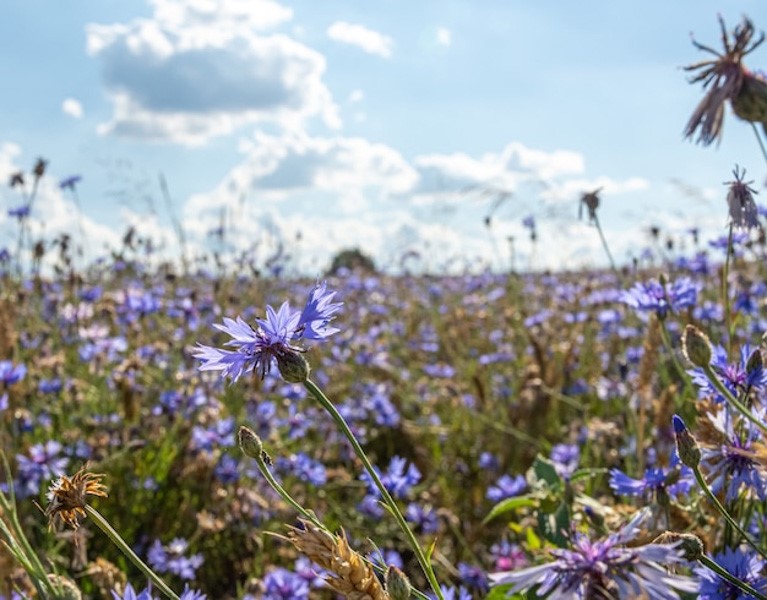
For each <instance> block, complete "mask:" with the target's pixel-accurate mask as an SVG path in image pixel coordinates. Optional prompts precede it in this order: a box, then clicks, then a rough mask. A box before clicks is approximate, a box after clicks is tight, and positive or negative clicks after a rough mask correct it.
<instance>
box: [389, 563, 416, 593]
mask: <svg viewBox="0 0 767 600" xmlns="http://www.w3.org/2000/svg"><path fill="white" fill-rule="evenodd" d="M384 581H385V582H386V593H387V594H389V596H390V597H391V600H408V598H410V592H411V591H412V589H413V588H412V586H411V585H410V580H409V579H408V578H407V575H405V574H404V573H403V572H402V571H401V570H400V569H398V568H397V567H395V566H394V565H389V567H388V568H387V569H386V575H385V577H384Z"/></svg>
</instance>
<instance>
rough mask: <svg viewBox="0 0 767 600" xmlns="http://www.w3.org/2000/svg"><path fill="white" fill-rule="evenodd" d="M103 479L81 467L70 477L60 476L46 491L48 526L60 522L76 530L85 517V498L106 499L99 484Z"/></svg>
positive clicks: (104, 489) (105, 493) (105, 491)
mask: <svg viewBox="0 0 767 600" xmlns="http://www.w3.org/2000/svg"><path fill="white" fill-rule="evenodd" d="M103 478H104V475H103V474H97V473H90V472H89V471H86V470H85V467H83V468H82V469H80V470H79V471H78V472H77V473H75V474H74V475H73V476H72V477H67V476H66V475H62V476H61V477H59V478H58V479H57V480H56V481H54V482H53V484H51V487H50V489H49V490H48V506H47V507H46V509H45V516H46V517H48V522H49V524H50V525H53V524H54V523H55V521H56V520H60V521H61V522H62V523H64V524H65V525H68V526H69V527H71V528H72V529H77V528H78V527H79V526H80V521H81V520H82V519H84V518H85V515H86V513H85V505H86V500H87V496H99V497H102V498H106V497H107V490H106V487H105V486H104V485H103V484H102V483H101V480H102V479H103Z"/></svg>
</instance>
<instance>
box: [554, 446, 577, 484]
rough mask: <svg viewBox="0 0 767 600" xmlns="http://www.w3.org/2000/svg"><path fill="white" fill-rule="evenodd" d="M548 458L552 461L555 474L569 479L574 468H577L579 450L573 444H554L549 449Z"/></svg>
mask: <svg viewBox="0 0 767 600" xmlns="http://www.w3.org/2000/svg"><path fill="white" fill-rule="evenodd" d="M549 458H551V462H553V463H554V469H555V470H556V471H557V474H558V475H559V476H560V477H562V478H564V479H570V477H571V476H572V474H573V473H574V472H575V469H577V468H578V461H580V459H581V450H580V448H579V447H578V446H576V445H575V444H556V445H555V446H554V447H553V448H552V449H551V454H550V455H549Z"/></svg>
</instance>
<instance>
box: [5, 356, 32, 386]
mask: <svg viewBox="0 0 767 600" xmlns="http://www.w3.org/2000/svg"><path fill="white" fill-rule="evenodd" d="M26 374H27V367H25V366H24V365H23V364H18V365H16V366H15V367H14V366H13V363H12V362H11V361H10V360H0V384H3V385H13V384H14V383H18V382H19V381H21V380H22V379H24V376H25V375H26Z"/></svg>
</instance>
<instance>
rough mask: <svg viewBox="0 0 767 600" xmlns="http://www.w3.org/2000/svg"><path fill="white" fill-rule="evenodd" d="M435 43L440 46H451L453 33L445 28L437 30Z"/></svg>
mask: <svg viewBox="0 0 767 600" xmlns="http://www.w3.org/2000/svg"><path fill="white" fill-rule="evenodd" d="M437 43H438V44H439V45H440V46H445V47H450V46H452V45H453V33H452V32H451V31H450V30H449V29H448V28H447V27H438V28H437Z"/></svg>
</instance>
